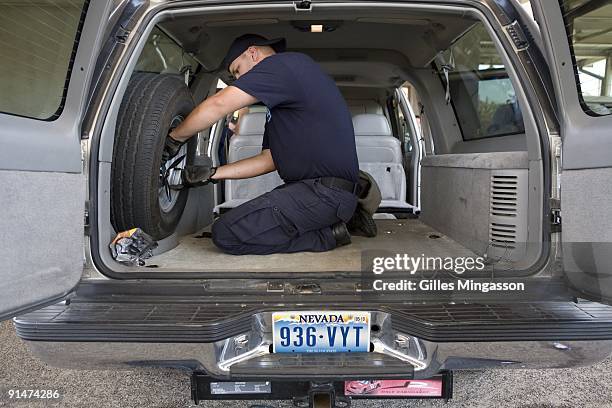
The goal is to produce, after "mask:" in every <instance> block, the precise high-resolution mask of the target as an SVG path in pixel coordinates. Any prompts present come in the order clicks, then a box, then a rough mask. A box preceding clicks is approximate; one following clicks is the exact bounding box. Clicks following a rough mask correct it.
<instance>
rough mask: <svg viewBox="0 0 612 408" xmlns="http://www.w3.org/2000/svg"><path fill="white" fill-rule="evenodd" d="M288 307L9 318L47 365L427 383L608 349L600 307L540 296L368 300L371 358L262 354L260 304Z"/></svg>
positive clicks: (168, 308) (121, 309)
mask: <svg viewBox="0 0 612 408" xmlns="http://www.w3.org/2000/svg"><path fill="white" fill-rule="evenodd" d="M319 308H320V305H319ZM289 309H291V310H294V309H306V308H305V307H304V305H301V306H300V305H287V304H285V305H282V307H273V306H270V307H261V306H259V307H257V306H249V305H240V306H231V305H223V306H220V305H218V304H199V305H198V304H195V305H194V304H183V303H166V304H160V303H156V304H143V303H140V304H134V303H130V304H128V303H93V302H89V303H79V302H73V303H71V304H69V305H54V306H50V307H48V308H45V309H42V310H40V311H37V312H33V313H30V314H27V315H24V316H20V317H19V318H16V319H15V326H16V329H17V334H18V335H19V336H20V337H21V338H22V339H24V340H26V341H27V343H28V345H29V347H30V349H31V350H32V352H33V353H34V354H35V355H37V356H38V357H39V358H41V359H42V360H44V361H45V362H47V363H49V364H51V365H55V366H60V367H66V368H81V369H95V368H107V369H110V368H113V369H115V368H132V369H133V368H134V367H140V366H174V367H184V368H187V369H190V370H202V371H206V372H207V373H208V374H210V375H211V376H214V377H217V378H226V379H229V378H233V379H241V380H246V379H261V378H266V379H282V380H290V379H296V380H297V379H299V380H307V379H311V380H323V379H364V378H376V379H382V378H428V377H430V376H432V375H434V374H436V373H437V372H439V371H440V370H459V369H477V368H553V367H571V366H579V365H587V364H592V363H595V362H598V361H601V360H603V359H604V358H606V357H607V356H608V355H609V354H610V353H611V352H612V308H611V307H608V306H604V305H600V304H593V303H580V304H576V303H570V302H540V303H517V304H497V305H495V304H433V305H423V304H420V305H402V306H398V307H388V306H382V305H368V308H367V310H370V311H372V323H373V324H377V325H378V326H379V327H380V328H381V329H380V330H379V331H378V333H377V334H375V335H373V336H372V345H371V350H373V352H371V353H363V354H359V353H354V354H343V353H338V354H331V355H325V354H324V355H299V354H295V355H287V354H273V353H270V350H271V347H270V345H271V343H272V334H271V315H272V311H273V310H289ZM307 309H310V310H313V309H316V307H308V308H307ZM326 309H333V310H352V309H363V308H362V307H358V306H357V307H356V305H355V304H352V305H340V304H338V305H328V306H327V307H326Z"/></svg>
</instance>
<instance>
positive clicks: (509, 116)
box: [436, 23, 525, 140]
mask: <svg viewBox="0 0 612 408" xmlns="http://www.w3.org/2000/svg"><path fill="white" fill-rule="evenodd" d="M441 61H443V62H444V63H442V62H441ZM436 64H437V69H438V70H439V72H440V73H441V79H442V81H443V82H444V86H448V89H449V97H450V102H451V103H452V106H453V108H454V110H455V114H456V115H457V120H458V122H459V126H460V127H461V132H462V135H463V139H464V140H474V139H482V138H486V137H494V136H505V135H512V134H520V133H524V132H525V126H524V124H523V115H522V113H521V110H520V108H519V105H518V102H517V99H516V93H515V91H514V87H513V86H512V82H511V81H510V78H509V77H508V73H507V72H506V68H505V66H504V64H503V62H502V61H501V58H500V56H499V54H498V53H497V50H496V48H495V45H494V43H493V40H492V39H491V36H490V35H489V33H488V32H487V31H486V29H485V27H484V25H483V24H482V23H477V24H475V25H474V26H473V27H472V28H471V29H470V30H469V31H468V32H467V33H466V34H464V35H463V36H462V37H461V38H459V40H457V41H456V42H455V43H454V44H453V45H452V46H451V47H450V48H449V49H447V50H446V51H444V52H443V53H441V54H440V58H438V60H437V62H436ZM445 67H446V68H447V69H448V84H447V82H446V76H445V75H444V74H443V72H444V68H445Z"/></svg>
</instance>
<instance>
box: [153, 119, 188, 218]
mask: <svg viewBox="0 0 612 408" xmlns="http://www.w3.org/2000/svg"><path fill="white" fill-rule="evenodd" d="M182 121H183V117H182V116H175V117H174V118H173V119H172V122H171V123H170V129H172V128H175V127H177V126H178V125H179V123H181V122H182ZM181 157H182V158H181ZM178 159H180V160H179V163H176V161H177V160H178ZM186 165H187V143H185V144H184V145H183V146H181V149H180V150H179V152H178V154H177V155H176V156H175V157H174V159H172V160H168V161H167V162H166V164H165V165H163V166H161V167H160V169H159V171H160V173H159V175H160V177H159V186H158V199H159V207H160V210H161V211H162V212H163V213H169V212H170V211H172V209H173V208H174V206H175V205H176V203H177V202H178V198H179V195H180V193H181V192H180V191H179V190H170V189H169V188H167V186H168V185H172V184H180V183H181V171H182V169H184V168H185V166H186ZM169 168H170V170H168V169H169ZM164 175H165V177H164Z"/></svg>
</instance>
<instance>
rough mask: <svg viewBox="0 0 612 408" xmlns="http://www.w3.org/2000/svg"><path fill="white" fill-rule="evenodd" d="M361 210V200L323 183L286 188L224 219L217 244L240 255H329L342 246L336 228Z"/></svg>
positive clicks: (216, 229) (215, 238) (312, 181)
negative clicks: (297, 253)
mask: <svg viewBox="0 0 612 408" xmlns="http://www.w3.org/2000/svg"><path fill="white" fill-rule="evenodd" d="M356 206H357V197H356V196H355V195H353V194H352V193H350V192H348V191H344V190H340V189H335V188H330V187H326V186H324V185H322V184H321V182H320V180H319V179H308V180H302V181H297V182H293V183H288V184H283V185H280V186H278V187H276V188H275V189H274V190H272V191H269V192H267V193H265V194H263V195H261V196H259V197H257V198H254V199H252V200H251V201H248V202H246V203H244V204H242V205H240V206H238V207H236V208H233V209H231V210H230V211H228V212H227V213H225V214H223V215H222V216H221V217H219V219H217V220H216V221H215V223H214V224H213V226H212V240H213V242H214V243H215V245H216V246H217V247H218V248H219V249H221V250H222V251H223V252H226V253H229V254H235V255H244V254H259V255H264V254H272V253H280V252H285V253H289V252H300V251H312V252H322V251H328V250H330V249H333V248H335V247H336V240H335V238H334V236H333V234H332V230H331V226H332V225H333V224H335V223H337V222H340V221H344V222H347V221H348V220H349V219H350V218H351V217H352V215H353V212H354V211H355V207H356Z"/></svg>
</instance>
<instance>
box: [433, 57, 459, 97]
mask: <svg viewBox="0 0 612 408" xmlns="http://www.w3.org/2000/svg"><path fill="white" fill-rule="evenodd" d="M436 61H437V62H438V65H439V66H440V69H441V70H442V73H443V74H444V80H445V82H446V97H445V99H446V104H447V105H448V104H449V103H450V101H451V94H450V80H449V79H448V73H449V72H451V71H454V70H455V56H454V54H453V51H452V50H450V57H449V59H448V62H447V61H446V60H445V59H444V55H443V52H440V53H438V55H437V56H436Z"/></svg>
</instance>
